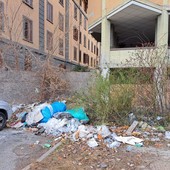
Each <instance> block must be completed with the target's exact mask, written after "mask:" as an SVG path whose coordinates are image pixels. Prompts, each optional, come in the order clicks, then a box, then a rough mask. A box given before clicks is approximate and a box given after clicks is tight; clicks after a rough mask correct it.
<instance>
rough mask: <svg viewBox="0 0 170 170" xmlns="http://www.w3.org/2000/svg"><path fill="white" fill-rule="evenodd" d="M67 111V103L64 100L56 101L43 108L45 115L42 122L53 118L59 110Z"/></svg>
mask: <svg viewBox="0 0 170 170" xmlns="http://www.w3.org/2000/svg"><path fill="white" fill-rule="evenodd" d="M64 111H66V104H65V103H63V102H54V103H52V104H51V105H49V106H46V107H45V108H44V109H42V110H41V113H42V115H43V119H42V120H41V121H40V123H46V122H48V120H49V119H50V118H52V116H53V114H54V113H57V112H64Z"/></svg>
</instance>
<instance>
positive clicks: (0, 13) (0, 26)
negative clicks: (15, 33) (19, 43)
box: [0, 2, 4, 31]
mask: <svg viewBox="0 0 170 170" xmlns="http://www.w3.org/2000/svg"><path fill="white" fill-rule="evenodd" d="M0 31H4V3H3V2H0Z"/></svg>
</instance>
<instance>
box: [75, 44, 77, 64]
mask: <svg viewBox="0 0 170 170" xmlns="http://www.w3.org/2000/svg"><path fill="white" fill-rule="evenodd" d="M74 60H75V61H77V48H76V47H74Z"/></svg>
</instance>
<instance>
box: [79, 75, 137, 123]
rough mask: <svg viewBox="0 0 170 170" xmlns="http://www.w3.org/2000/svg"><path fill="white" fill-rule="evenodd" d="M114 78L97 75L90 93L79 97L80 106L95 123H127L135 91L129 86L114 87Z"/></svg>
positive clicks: (119, 85) (118, 85)
mask: <svg viewBox="0 0 170 170" xmlns="http://www.w3.org/2000/svg"><path fill="white" fill-rule="evenodd" d="M112 78H113V77H112V76H110V78H103V77H102V76H101V75H97V76H96V80H95V83H94V84H93V86H91V87H89V89H88V93H86V94H85V93H83V94H79V96H77V98H78V99H79V104H81V106H84V107H85V109H86V110H87V112H88V114H89V117H90V120H91V121H92V122H93V123H97V124H108V123H111V122H112V123H117V124H123V123H125V122H126V121H127V119H126V118H127V114H128V113H129V112H130V111H131V106H132V100H133V96H134V92H133V89H132V87H131V86H129V85H124V84H117V85H114V84H113V83H112Z"/></svg>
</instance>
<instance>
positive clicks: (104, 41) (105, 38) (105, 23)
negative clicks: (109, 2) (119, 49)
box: [100, 0, 111, 77]
mask: <svg viewBox="0 0 170 170" xmlns="http://www.w3.org/2000/svg"><path fill="white" fill-rule="evenodd" d="M110 27H111V24H110V21H109V20H107V12H106V0H102V31H101V32H102V35H101V36H102V38H101V60H100V65H101V69H102V75H103V76H104V77H106V76H107V73H108V72H109V64H110Z"/></svg>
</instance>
